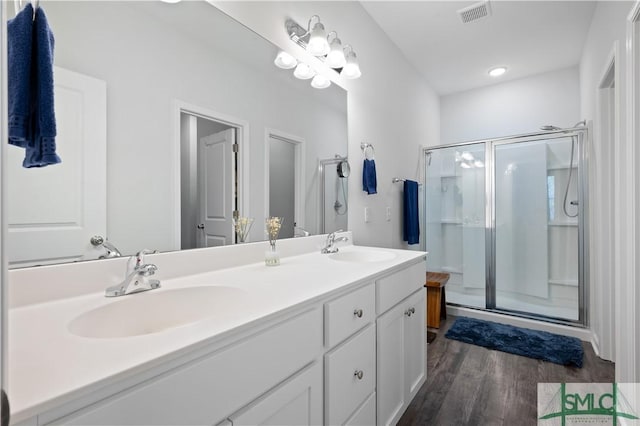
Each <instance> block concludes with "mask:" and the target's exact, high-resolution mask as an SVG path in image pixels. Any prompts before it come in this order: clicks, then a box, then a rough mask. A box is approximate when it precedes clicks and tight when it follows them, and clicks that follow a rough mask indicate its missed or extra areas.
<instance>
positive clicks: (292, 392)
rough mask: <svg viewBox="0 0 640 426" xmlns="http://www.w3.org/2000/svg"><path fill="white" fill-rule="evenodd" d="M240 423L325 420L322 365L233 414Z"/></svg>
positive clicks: (307, 370)
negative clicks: (323, 414) (323, 416)
mask: <svg viewBox="0 0 640 426" xmlns="http://www.w3.org/2000/svg"><path fill="white" fill-rule="evenodd" d="M229 420H230V421H231V423H232V424H233V425H234V426H237V425H300V426H301V425H319V424H322V366H321V364H320V363H318V362H316V363H314V364H312V365H311V366H310V367H307V368H306V369H305V370H303V371H302V372H301V373H298V374H296V375H295V376H293V377H292V378H290V379H289V380H287V381H285V382H284V383H283V384H281V385H280V386H278V387H277V388H276V389H274V390H273V391H271V392H269V393H267V394H266V395H265V396H263V397H261V398H259V399H258V400H257V401H254V402H252V403H251V404H249V405H248V406H247V407H245V408H243V409H242V410H240V411H239V412H238V413H236V414H234V415H233V416H230V417H229Z"/></svg>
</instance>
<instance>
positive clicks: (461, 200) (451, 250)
mask: <svg viewBox="0 0 640 426" xmlns="http://www.w3.org/2000/svg"><path fill="white" fill-rule="evenodd" d="M426 173H427V179H426V185H425V188H426V192H425V200H426V202H425V210H424V211H425V213H426V214H425V219H426V220H425V233H426V238H425V242H426V250H427V251H428V252H429V255H428V256H427V270H429V271H433V272H447V273H449V276H450V278H449V282H448V283H447V301H448V302H451V303H456V304H460V305H465V306H473V307H478V308H484V307H485V304H486V301H485V293H486V290H485V288H486V284H485V281H486V279H485V270H486V267H485V144H484V143H479V144H467V145H462V146H455V147H451V148H442V149H436V150H433V151H430V152H428V153H427V166H426Z"/></svg>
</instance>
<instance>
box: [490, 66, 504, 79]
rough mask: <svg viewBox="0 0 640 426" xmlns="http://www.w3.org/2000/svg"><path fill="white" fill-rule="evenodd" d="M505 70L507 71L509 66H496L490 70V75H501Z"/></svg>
mask: <svg viewBox="0 0 640 426" xmlns="http://www.w3.org/2000/svg"><path fill="white" fill-rule="evenodd" d="M505 72H507V67H496V68H491V69H490V70H489V75H490V76H491V77H500V76H501V75H502V74H504V73H505Z"/></svg>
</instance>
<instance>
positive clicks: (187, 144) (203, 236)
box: [180, 112, 237, 249]
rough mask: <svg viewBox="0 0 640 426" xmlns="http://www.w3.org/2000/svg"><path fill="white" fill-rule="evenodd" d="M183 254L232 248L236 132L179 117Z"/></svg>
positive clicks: (190, 117) (207, 121) (212, 122)
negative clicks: (206, 249) (188, 250)
mask: <svg viewBox="0 0 640 426" xmlns="http://www.w3.org/2000/svg"><path fill="white" fill-rule="evenodd" d="M180 130H181V198H182V208H181V210H182V212H181V217H182V220H181V222H182V224H181V228H182V229H181V234H182V235H181V241H182V243H181V246H182V247H181V248H182V249H189V248H201V247H215V246H223V245H228V244H233V243H234V242H235V236H234V232H233V215H234V212H235V211H236V206H237V191H236V181H237V175H236V169H237V167H236V165H237V152H236V151H237V150H236V149H234V147H237V141H236V129H235V128H234V127H232V126H229V125H228V124H224V123H219V122H217V121H215V120H212V119H209V118H204V117H199V116H195V115H191V114H188V113H184V112H183V113H182V114H181V128H180Z"/></svg>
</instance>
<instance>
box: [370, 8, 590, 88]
mask: <svg viewBox="0 0 640 426" xmlns="http://www.w3.org/2000/svg"><path fill="white" fill-rule="evenodd" d="M361 3H362V5H363V7H364V8H365V10H366V11H367V12H368V13H369V14H370V15H371V17H372V18H373V19H374V20H375V21H376V22H377V23H378V25H379V26H380V27H381V28H382V29H383V30H384V31H385V32H386V33H387V35H388V36H389V37H390V38H391V40H392V41H393V42H394V43H395V44H396V45H397V46H398V48H400V50H401V51H402V52H403V53H404V55H405V56H406V58H407V59H408V61H409V62H410V63H411V64H413V66H414V67H415V68H416V69H417V70H418V72H420V73H422V75H423V76H424V78H425V79H426V80H427V82H428V83H429V84H430V86H431V87H432V88H433V89H434V90H435V91H436V92H437V93H438V94H440V95H447V94H451V93H455V92H460V91H464V90H469V89H473V88H477V87H482V86H487V85H491V84H495V83H498V82H504V81H508V80H514V79H517V78H522V77H526V76H529V75H535V74H540V73H544V72H547V71H552V70H557V69H562V68H567V67H571V66H575V65H577V64H578V63H579V61H580V56H581V54H582V48H583V46H584V42H585V39H586V36H587V32H588V30H589V25H590V23H591V18H592V16H593V12H594V10H595V7H596V2H595V1H492V2H491V9H492V15H491V16H490V17H488V18H484V19H481V20H478V21H473V22H470V23H467V24H464V23H462V20H461V19H460V16H459V15H458V13H457V12H456V11H457V10H459V9H462V8H464V7H467V6H469V5H472V4H474V3H477V2H475V1H451V0H450V1H362V2H361ZM501 65H502V66H506V67H507V68H508V71H507V73H506V74H504V75H503V76H502V77H499V78H495V77H490V76H489V75H488V74H487V71H488V70H489V69H491V68H493V67H495V66H501Z"/></svg>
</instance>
